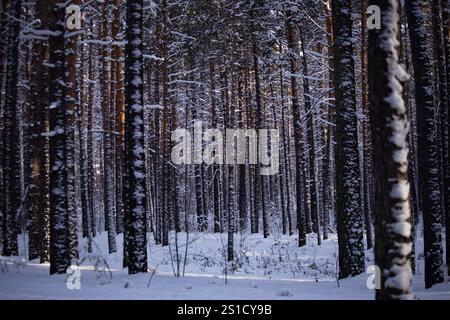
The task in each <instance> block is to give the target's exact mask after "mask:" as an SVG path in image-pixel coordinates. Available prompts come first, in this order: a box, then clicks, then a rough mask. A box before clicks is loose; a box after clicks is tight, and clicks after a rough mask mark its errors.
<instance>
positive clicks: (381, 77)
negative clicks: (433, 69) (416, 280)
mask: <svg viewBox="0 0 450 320" xmlns="http://www.w3.org/2000/svg"><path fill="white" fill-rule="evenodd" d="M370 5H377V6H379V7H380V8H381V15H382V24H381V30H376V29H375V30H371V31H370V33H369V90H370V91H369V96H370V114H371V125H372V136H373V145H374V160H375V161H374V169H375V170H374V171H375V206H376V208H377V212H376V249H375V260H376V265H377V266H378V267H379V268H380V269H381V289H380V290H377V292H376V298H377V299H378V300H397V299H411V298H413V295H412V292H411V281H412V270H411V261H410V259H411V247H412V246H411V224H410V221H409V220H410V214H411V211H410V202H409V190H410V184H409V178H408V131H409V120H408V118H407V110H406V105H405V103H404V101H403V81H405V80H406V79H407V74H406V72H405V71H404V70H403V69H402V67H401V66H400V64H399V54H400V51H399V46H400V42H399V38H400V37H399V16H398V13H399V12H400V11H399V1H398V0H370ZM400 279H401V280H400Z"/></svg>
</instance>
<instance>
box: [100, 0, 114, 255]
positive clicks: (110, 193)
mask: <svg viewBox="0 0 450 320" xmlns="http://www.w3.org/2000/svg"><path fill="white" fill-rule="evenodd" d="M103 15H104V20H103V25H102V38H103V40H104V41H107V40H108V39H109V23H110V21H109V18H108V17H109V1H108V0H106V1H105V2H104V3H103ZM110 60H111V57H110V50H108V48H106V46H103V47H102V49H101V62H102V69H103V70H102V73H101V79H100V86H101V91H102V102H101V105H102V113H103V164H104V170H103V172H104V181H103V196H104V204H103V205H104V212H105V224H106V231H107V232H108V250H109V253H113V252H116V251H117V247H116V220H115V215H116V210H115V209H116V206H115V200H114V194H115V188H114V175H113V174H114V163H113V158H114V149H113V147H114V146H113V142H114V139H113V137H114V135H113V134H112V132H113V130H114V127H113V125H112V120H111V118H112V117H113V112H112V110H111V108H112V105H111V103H110V99H111V98H110V96H111V95H113V94H114V93H113V92H111V91H110V90H109V87H110V73H111V70H110V63H109V61H110Z"/></svg>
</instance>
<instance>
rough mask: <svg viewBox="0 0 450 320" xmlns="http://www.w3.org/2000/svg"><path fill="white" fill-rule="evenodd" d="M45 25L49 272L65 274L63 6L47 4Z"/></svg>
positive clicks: (66, 235)
mask: <svg viewBox="0 0 450 320" xmlns="http://www.w3.org/2000/svg"><path fill="white" fill-rule="evenodd" d="M48 17H49V28H50V30H51V31H52V32H51V33H50V38H49V50H50V52H49V60H50V63H51V65H52V68H50V69H49V101H50V132H49V136H50V142H49V154H50V168H51V170H50V239H51V244H50V274H54V273H65V272H66V269H67V268H68V266H69V265H70V253H69V242H68V241H69V239H68V233H69V231H68V226H69V216H68V207H67V206H68V202H67V201H68V199H67V175H66V173H67V172H66V152H67V149H66V128H65V115H66V113H65V79H66V78H65V38H64V35H65V28H64V26H65V7H64V6H63V2H62V1H59V0H55V1H53V2H52V4H51V8H50V12H49V13H48Z"/></svg>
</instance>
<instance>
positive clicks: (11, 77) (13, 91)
mask: <svg viewBox="0 0 450 320" xmlns="http://www.w3.org/2000/svg"><path fill="white" fill-rule="evenodd" d="M21 8H22V2H21V1H20V0H19V1H13V2H11V3H10V5H9V7H8V10H7V12H8V15H9V18H8V19H6V20H7V32H8V34H7V46H6V48H5V61H6V67H5V73H6V75H5V100H4V106H3V113H4V115H3V122H4V125H3V137H2V138H3V150H2V152H3V156H2V160H3V162H2V167H3V210H2V211H3V255H4V256H11V255H13V256H15V255H17V254H18V245H17V233H18V226H17V222H16V216H17V211H18V209H19V207H20V203H19V201H18V199H19V198H20V196H19V195H20V180H19V179H17V176H18V171H17V170H18V167H17V163H19V158H18V144H19V140H18V139H19V132H18V124H17V120H16V113H17V110H18V109H19V107H18V103H17V101H18V90H17V80H18V72H19V70H18V68H19V32H20V21H19V19H20V11H21Z"/></svg>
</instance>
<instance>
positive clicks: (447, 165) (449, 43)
mask: <svg viewBox="0 0 450 320" xmlns="http://www.w3.org/2000/svg"><path fill="white" fill-rule="evenodd" d="M439 5H440V8H441V10H442V35H443V41H444V47H443V51H444V61H445V70H444V66H442V65H441V66H440V67H441V68H442V72H443V73H444V74H445V75H446V80H447V95H448V94H449V93H450V32H449V30H450V1H449V0H440V1H439ZM447 103H448V108H450V98H448V96H447ZM448 108H447V110H442V111H443V112H442V115H441V117H442V120H441V121H442V124H443V125H444V127H443V137H442V140H443V143H444V145H443V153H444V161H443V163H444V197H445V210H444V211H445V214H446V216H445V234H446V238H445V241H446V245H445V248H446V250H445V252H446V264H447V272H448V275H450V110H448Z"/></svg>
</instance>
